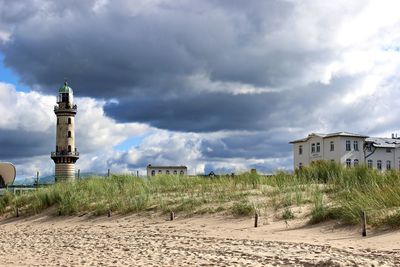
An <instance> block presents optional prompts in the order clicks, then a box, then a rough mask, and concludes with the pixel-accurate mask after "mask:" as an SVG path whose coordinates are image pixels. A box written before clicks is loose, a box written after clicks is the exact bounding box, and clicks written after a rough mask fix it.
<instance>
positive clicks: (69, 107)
mask: <svg viewBox="0 0 400 267" xmlns="http://www.w3.org/2000/svg"><path fill="white" fill-rule="evenodd" d="M77 108H78V106H77V105H66V106H65V107H60V106H59V105H55V106H54V112H55V113H56V114H57V113H59V112H60V113H61V112H66V113H73V114H76V110H77Z"/></svg>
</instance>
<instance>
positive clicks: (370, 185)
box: [0, 162, 400, 227]
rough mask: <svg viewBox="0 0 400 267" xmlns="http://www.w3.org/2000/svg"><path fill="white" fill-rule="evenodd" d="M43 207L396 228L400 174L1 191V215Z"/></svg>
mask: <svg viewBox="0 0 400 267" xmlns="http://www.w3.org/2000/svg"><path fill="white" fill-rule="evenodd" d="M49 207H55V209H56V213H57V214H61V215H74V214H83V213H89V214H92V215H104V214H107V212H108V211H111V212H113V213H118V214H127V213H138V212H149V211H151V212H154V211H156V212H162V213H168V212H170V211H174V212H178V213H182V214H184V215H189V216H190V215H193V214H203V213H217V212H218V213H225V214H230V215H234V216H249V215H252V214H254V213H255V212H256V211H261V213H264V214H265V213H268V214H271V213H276V216H275V218H276V219H284V220H291V219H294V218H297V217H302V216H303V217H304V216H306V218H308V219H309V221H310V223H318V222H321V221H325V220H329V219H337V220H340V221H342V222H343V223H346V224H358V223H359V222H360V213H361V212H362V211H366V212H367V214H368V221H369V224H370V225H373V226H380V225H388V226H391V227H398V226H400V220H399V219H400V172H398V171H388V172H378V171H376V170H370V169H367V168H366V167H365V166H359V167H356V168H344V167H342V166H341V165H338V164H336V163H332V162H317V163H315V164H313V165H311V166H309V167H307V168H303V169H302V170H300V171H296V172H295V173H294V174H289V173H286V172H277V173H276V174H275V175H273V176H268V177H266V176H261V175H258V174H254V173H243V174H241V175H237V176H235V177H225V176H223V177H218V178H204V177H187V176H172V175H170V176H163V175H160V176H155V177H150V178H138V177H135V176H131V175H123V174H121V175H112V176H111V177H110V178H103V177H90V178H88V179H85V180H81V181H76V182H72V183H59V184H55V185H51V186H48V187H43V188H39V189H38V190H36V191H33V192H27V193H24V194H20V195H14V194H12V193H6V194H5V195H4V196H3V197H2V198H1V199H0V214H7V213H8V214H12V213H13V212H14V211H15V210H16V209H17V208H18V209H19V210H20V211H21V213H23V214H26V215H30V214H36V213H40V212H42V211H43V210H45V209H47V208H49ZM299 210H303V211H304V212H303V213H301V212H299Z"/></svg>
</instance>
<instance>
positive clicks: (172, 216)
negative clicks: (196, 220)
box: [170, 211, 175, 221]
mask: <svg viewBox="0 0 400 267" xmlns="http://www.w3.org/2000/svg"><path fill="white" fill-rule="evenodd" d="M170 219H171V221H173V220H174V219H175V213H174V212H173V211H171V214H170Z"/></svg>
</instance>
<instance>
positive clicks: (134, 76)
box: [0, 0, 400, 177]
mask: <svg viewBox="0 0 400 267" xmlns="http://www.w3.org/2000/svg"><path fill="white" fill-rule="evenodd" d="M399 10H400V4H399V2H398V1H366V0H360V1H339V0H337V1H294V0H281V1H273V0H270V1H264V0H260V1H252V0H249V1H236V0H226V1H218V0H202V1H197V0H196V1H187V0H182V1H180V0H174V1H171V0H169V1H165V0H143V1H142V0H135V1H129V0H113V1H107V0H87V1H79V0H70V1H61V0H60V1H50V0H24V1H22V0H21V1H18V0H0V160H1V161H11V162H14V163H15V164H16V165H17V168H18V175H19V176H20V177H25V176H33V175H34V174H35V173H36V170H40V171H41V172H42V173H43V174H51V173H52V172H53V170H54V164H53V163H52V161H51V159H50V152H51V151H53V150H54V149H55V148H54V147H55V121H56V117H55V115H54V113H53V105H54V104H55V102H56V95H57V92H58V88H59V87H60V86H61V85H62V83H63V81H64V78H67V79H68V81H69V84H70V86H71V87H72V88H73V89H74V93H75V96H76V102H77V104H78V114H77V117H76V124H77V126H76V129H77V130H76V135H77V140H76V143H77V147H78V150H79V151H80V152H81V158H80V159H79V161H78V162H77V168H79V169H81V171H83V172H86V171H94V172H105V171H106V169H107V168H111V169H112V170H113V171H119V172H126V171H135V170H142V171H143V170H144V168H145V166H146V165H147V164H149V163H151V164H178V165H187V166H188V167H189V172H190V173H192V174H194V173H203V172H209V171H210V170H214V171H217V172H228V171H229V172H230V171H240V170H246V169H249V168H257V169H258V170H260V171H262V172H265V173H270V172H273V171H274V170H277V169H288V170H290V169H291V168H292V153H291V146H290V145H289V144H288V142H289V141H291V140H294V139H297V138H301V137H304V136H305V135H307V134H308V133H310V132H336V131H350V132H356V133H362V134H367V135H371V136H389V135H390V133H392V132H399V133H400V116H399V114H400V105H399V102H400V90H399V88H400V78H399V77H400V76H399V73H400V15H399V12H398V11H399Z"/></svg>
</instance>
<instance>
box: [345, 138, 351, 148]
mask: <svg viewBox="0 0 400 267" xmlns="http://www.w3.org/2000/svg"><path fill="white" fill-rule="evenodd" d="M346 151H351V142H350V140H346Z"/></svg>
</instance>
